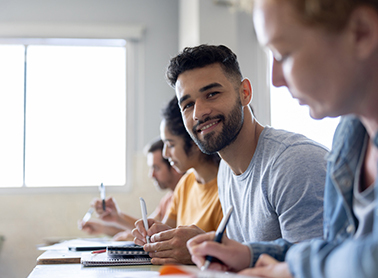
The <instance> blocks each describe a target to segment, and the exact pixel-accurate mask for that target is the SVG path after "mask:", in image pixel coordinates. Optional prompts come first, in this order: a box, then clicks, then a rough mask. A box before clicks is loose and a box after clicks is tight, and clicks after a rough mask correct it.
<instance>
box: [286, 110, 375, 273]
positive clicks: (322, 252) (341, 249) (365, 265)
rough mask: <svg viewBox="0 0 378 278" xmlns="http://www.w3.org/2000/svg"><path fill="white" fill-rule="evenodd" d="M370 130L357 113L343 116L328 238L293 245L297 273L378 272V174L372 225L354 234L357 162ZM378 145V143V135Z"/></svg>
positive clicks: (332, 166)
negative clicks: (354, 188) (361, 234)
mask: <svg viewBox="0 0 378 278" xmlns="http://www.w3.org/2000/svg"><path fill="white" fill-rule="evenodd" d="M366 134H367V132H366V130H365V128H364V126H363V125H362V123H361V122H360V121H359V119H358V118H356V117H353V116H347V117H345V118H344V119H342V121H341V122H340V124H339V126H338V128H337V130H336V133H335V137H334V141H333V149H332V151H331V153H330V155H329V157H328V173H327V179H326V186H325V196H324V239H316V240H312V241H310V242H306V243H301V244H296V245H294V246H293V247H292V248H290V249H289V251H288V253H287V255H286V261H287V262H288V264H289V267H290V271H291V272H292V274H293V275H294V277H330V278H331V277H332V278H334V277H343V278H356V277H358V278H366V277H378V206H377V198H378V180H375V183H374V189H375V197H374V198H375V200H374V203H375V207H374V211H375V213H374V219H373V221H374V223H372V224H373V225H372V229H371V230H370V231H369V232H367V233H366V234H365V235H364V236H361V237H358V238H356V237H355V236H354V235H355V232H356V230H357V226H358V222H357V220H356V217H355V215H354V213H353V207H352V204H353V185H354V180H355V175H356V173H358V172H359V171H358V165H359V163H358V162H359V161H360V158H361V156H363V155H364V154H365V153H364V139H365V136H366ZM374 145H375V146H376V147H378V135H377V136H375V138H374ZM282 244H283V246H285V248H286V247H287V246H286V245H284V243H282ZM281 250H282V249H281ZM284 251H285V250H283V252H284Z"/></svg>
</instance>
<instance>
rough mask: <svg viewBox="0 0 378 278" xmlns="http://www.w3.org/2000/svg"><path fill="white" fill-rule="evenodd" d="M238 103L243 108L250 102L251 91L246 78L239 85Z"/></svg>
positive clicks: (249, 83)
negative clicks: (239, 102)
mask: <svg viewBox="0 0 378 278" xmlns="http://www.w3.org/2000/svg"><path fill="white" fill-rule="evenodd" d="M239 91H240V101H241V103H242V105H243V106H246V105H248V104H249V103H250V102H251V101H252V97H253V89H252V85H251V82H250V81H249V79H248V78H244V79H243V80H242V83H241V84H240V90H239Z"/></svg>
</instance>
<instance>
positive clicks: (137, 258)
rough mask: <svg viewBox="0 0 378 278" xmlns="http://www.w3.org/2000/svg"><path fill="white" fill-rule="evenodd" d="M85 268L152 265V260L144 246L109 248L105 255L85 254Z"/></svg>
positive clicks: (82, 259) (83, 256)
mask: <svg viewBox="0 0 378 278" xmlns="http://www.w3.org/2000/svg"><path fill="white" fill-rule="evenodd" d="M81 264H82V265H83V266H116V265H150V264H151V258H150V256H149V255H148V252H145V251H144V250H143V247H142V246H137V245H136V246H108V247H107V249H106V252H103V253H96V252H92V253H83V254H82V256H81Z"/></svg>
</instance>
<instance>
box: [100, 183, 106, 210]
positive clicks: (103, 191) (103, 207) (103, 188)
mask: <svg viewBox="0 0 378 278" xmlns="http://www.w3.org/2000/svg"><path fill="white" fill-rule="evenodd" d="M100 194H101V199H102V209H103V210H104V211H105V209H106V206H105V186H104V184H103V183H101V185H100Z"/></svg>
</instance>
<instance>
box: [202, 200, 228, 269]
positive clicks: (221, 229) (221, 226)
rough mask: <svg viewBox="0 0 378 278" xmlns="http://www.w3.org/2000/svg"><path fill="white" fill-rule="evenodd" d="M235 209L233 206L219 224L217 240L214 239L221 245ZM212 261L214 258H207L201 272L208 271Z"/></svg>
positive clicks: (216, 234)
mask: <svg viewBox="0 0 378 278" xmlns="http://www.w3.org/2000/svg"><path fill="white" fill-rule="evenodd" d="M233 209H234V207H232V206H231V207H230V208H229V209H228V211H227V214H226V215H225V216H223V219H222V221H221V223H220V224H219V226H218V229H217V231H216V233H215V238H214V241H215V242H219V243H221V242H222V237H223V233H224V231H225V230H226V226H227V223H228V221H229V220H230V216H231V213H232V211H233ZM212 260H213V257H212V256H206V261H205V264H204V265H203V266H202V267H201V270H206V269H207V268H208V267H209V265H210V263H211V261H212Z"/></svg>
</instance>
